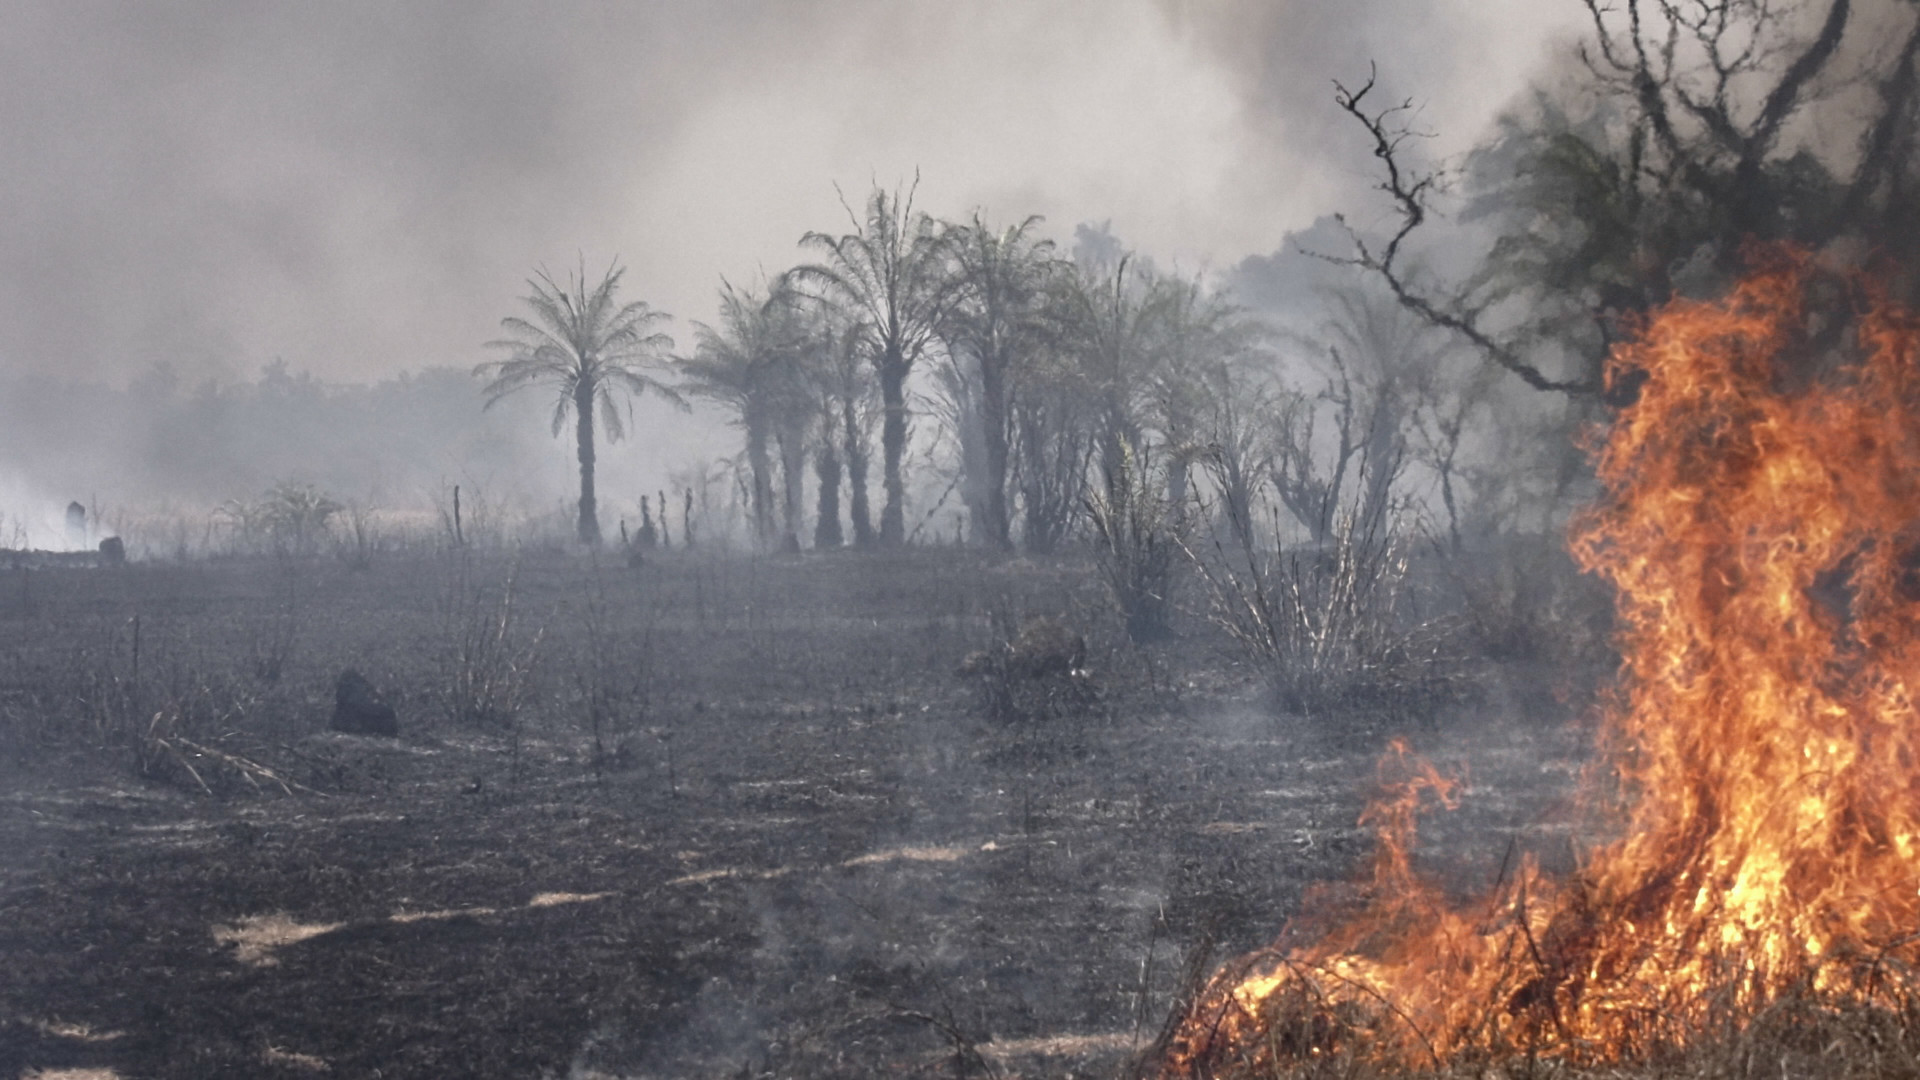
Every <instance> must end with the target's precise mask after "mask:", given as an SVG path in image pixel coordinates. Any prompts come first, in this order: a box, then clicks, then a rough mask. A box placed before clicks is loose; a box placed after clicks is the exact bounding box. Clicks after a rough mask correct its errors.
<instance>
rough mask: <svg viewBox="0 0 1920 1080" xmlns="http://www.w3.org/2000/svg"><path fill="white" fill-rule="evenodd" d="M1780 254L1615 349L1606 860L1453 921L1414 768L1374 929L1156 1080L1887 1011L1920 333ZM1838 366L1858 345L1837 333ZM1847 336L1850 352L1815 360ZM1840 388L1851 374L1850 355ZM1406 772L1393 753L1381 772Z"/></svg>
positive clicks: (1265, 962) (1900, 919)
mask: <svg viewBox="0 0 1920 1080" xmlns="http://www.w3.org/2000/svg"><path fill="white" fill-rule="evenodd" d="M1834 283H1835V276H1834V275H1833V274H1831V273H1828V272H1826V271H1823V270H1822V269H1821V268H1820V267H1818V266H1817V265H1815V264H1814V263H1813V262H1812V261H1811V260H1810V259H1807V258H1804V257H1801V256H1797V255H1787V254H1777V253H1776V254H1773V255H1769V256H1767V257H1766V265H1765V266H1763V268H1762V269H1761V270H1760V271H1759V272H1758V273H1756V274H1755V275H1754V276H1753V277H1751V278H1750V279H1749V280H1747V281H1746V282H1745V283H1743V284H1742V285H1741V286H1739V287H1738V288H1737V289H1736V290H1735V291H1734V292H1733V294H1732V295H1731V296H1730V297H1729V298H1728V299H1726V300H1725V301H1723V302H1720V303H1716V304H1705V303H1698V302H1691V301H1676V302H1674V303H1673V304H1671V305H1670V306H1668V307H1667V308H1666V309H1664V310H1663V311H1662V312H1660V313H1659V314H1658V316H1657V317H1656V318H1654V319H1653V320H1652V321H1651V322H1650V323H1649V324H1648V326H1647V327H1646V329H1645V331H1644V333H1643V334H1642V335H1641V336H1640V338H1639V340H1638V341H1637V342H1636V343H1634V344H1632V345H1628V346H1623V347H1621V348H1620V349H1617V350H1616V352H1615V354H1614V356H1613V357H1612V362H1611V365H1610V368H1609V379H1610V381H1611V382H1613V383H1614V384H1615V386H1616V387H1617V388H1622V389H1624V388H1625V386H1626V383H1625V380H1628V379H1635V380H1641V379H1643V380H1644V381H1643V382H1642V383H1641V384H1640V385H1639V386H1638V388H1637V399H1636V400H1635V402H1634V404H1632V405H1631V406H1629V407H1627V408H1626V409H1625V410H1623V411H1622V412H1621V413H1620V414H1619V415H1618V417H1617V418H1616V420H1615V422H1614V424H1613V425H1612V427H1611V429H1610V431H1609V432H1608V433H1607V438H1606V442H1605V444H1604V445H1603V446H1600V447H1599V448H1598V450H1597V456H1596V462H1597V466H1598V475H1599V479H1600V481H1601V484H1602V486H1603V489H1604V491H1605V492H1606V494H1605V496H1604V498H1603V499H1602V500H1601V502H1600V504H1599V505H1598V506H1597V507H1595V508H1594V509H1592V510H1591V511H1590V512H1588V513H1587V514H1586V515H1585V516H1584V517H1583V518H1582V519H1581V520H1580V521H1579V522H1578V523H1576V525H1575V528H1574V531H1573V538H1572V543H1573V551H1574V554H1575V556H1576V557H1577V558H1578V559H1579V561H1580V562H1581V564H1582V566H1583V567H1585V568H1586V569H1588V570H1591V571H1594V572H1597V573H1600V574H1602V575H1604V576H1605V577H1606V578H1608V579H1609V580H1610V581H1612V582H1613V584H1614V585H1615V586H1616V588H1617V589H1618V593H1619V599H1618V610H1619V614H1620V620H1619V625H1620V626H1621V628H1622V629H1621V630H1620V635H1619V644H1620V646H1621V651H1622V655H1623V657H1624V658H1625V661H1626V663H1625V668H1624V674H1623V679H1624V682H1623V687H1622V693H1621V695H1620V697H1619V700H1618V704H1617V705H1616V706H1615V707H1614V708H1612V709H1610V710H1609V712H1608V714H1607V715H1606V717H1605V718H1604V724H1603V729H1602V741H1601V751H1602V754H1603V762H1604V764H1606V765H1607V766H1608V769H1606V770H1604V771H1603V774H1604V775H1606V776H1608V777H1610V779H1611V781H1612V782H1614V783H1616V784H1617V786H1618V790H1619V791H1620V792H1621V793H1622V794H1623V795H1624V796H1625V798H1626V802H1627V809H1626V811H1625V822H1624V827H1623V828H1622V829H1621V831H1620V833H1619V836H1620V839H1618V840H1615V841H1613V842H1610V843H1608V844H1606V845H1604V846H1601V847H1598V848H1596V849H1594V850H1590V851H1588V852H1585V853H1584V854H1583V858H1582V860H1581V865H1582V869H1581V870H1580V871H1579V872H1578V873H1577V874H1576V875H1575V877H1574V878H1573V879H1572V880H1571V881H1568V882H1565V883H1559V882H1555V881H1552V880H1550V879H1549V878H1548V877H1547V876H1546V875H1544V874H1543V873H1542V872H1541V871H1540V870H1539V869H1538V868H1537V867H1536V866H1535V865H1534V864H1533V863H1532V862H1531V861H1530V860H1528V861H1525V862H1523V865H1521V866H1520V867H1519V868H1518V869H1517V871H1516V872H1515V873H1513V874H1512V875H1510V877H1509V878H1508V879H1507V880H1506V882H1505V883H1504V884H1503V885H1502V886H1501V887H1500V888H1499V889H1498V890H1497V891H1496V893H1495V895H1493V896H1491V897H1489V898H1486V899H1485V900H1483V901H1481V902H1480V903H1478V904H1474V905H1472V906H1470V907H1468V908H1461V907H1459V906H1456V905H1449V904H1448V903H1446V902H1445V901H1444V899H1443V898H1442V897H1441V896H1440V894H1439V892H1438V890H1437V889H1435V888H1434V887H1432V886H1431V885H1427V884H1423V883H1421V882H1419V881H1417V880H1416V879H1415V878H1414V876H1413V872H1412V869H1411V867H1410V864H1409V862H1408V859H1407V850H1408V844H1409V842H1410V840H1411V837H1412V826H1413V814H1414V809H1415V805H1416V803H1417V800H1418V796H1419V794H1420V792H1421V791H1432V792H1433V793H1435V794H1437V795H1441V796H1443V797H1444V798H1450V797H1451V792H1450V790H1449V789H1448V788H1447V787H1446V786H1445V782H1444V781H1442V780H1440V778H1439V777H1437V776H1434V775H1433V774H1432V772H1431V769H1427V770H1426V771H1425V772H1424V773H1422V772H1420V771H1419V770H1418V768H1415V771H1414V772H1413V773H1412V774H1410V775H1411V776H1412V777H1413V779H1412V780H1407V781H1403V782H1401V783H1400V784H1399V785H1398V786H1391V785H1390V787H1389V791H1390V795H1389V798H1387V799H1386V800H1384V801H1383V802H1381V803H1378V804H1376V805H1375V806H1374V807H1372V808H1371V809H1369V811H1368V815H1369V816H1368V818H1367V819H1365V820H1367V821H1369V822H1371V823H1372V824H1374V825H1375V827H1376V829H1377V831H1378V832H1379V834H1380V839H1381V843H1380V845H1379V852H1378V853H1377V854H1376V856H1375V862H1374V867H1373V890H1372V894H1373V895H1372V899H1371V901H1370V903H1369V904H1368V905H1367V906H1366V908H1365V910H1364V911H1363V912H1362V913H1361V914H1360V915H1359V916H1358V917H1357V918H1355V919H1352V920H1349V921H1347V922H1346V923H1344V924H1342V925H1339V926H1337V927H1335V928H1334V929H1332V930H1331V931H1329V932H1327V933H1326V934H1325V935H1324V936H1322V937H1320V938H1319V939H1317V940H1316V941H1314V943H1313V944H1311V945H1307V946H1301V947H1296V948H1291V949H1286V948H1283V947H1281V946H1275V947H1273V948H1270V949H1267V950H1263V951H1262V952H1259V953H1256V954H1254V955H1252V956H1250V957H1246V958H1243V959H1242V960H1241V961H1239V962H1238V963H1236V964H1233V965H1230V966H1229V967H1228V968H1227V969H1226V970H1223V971H1222V972H1220V973H1219V974H1217V975H1216V976H1215V977H1214V979H1213V980H1212V981H1211V982H1210V983H1209V984H1208V986H1207V987H1206V988H1205V990H1204V991H1203V992H1202V994H1201V995H1200V996H1199V998H1198V1000H1197V1001H1196V1003H1195V1004H1194V1006H1193V1007H1192V1008H1191V1009H1190V1010H1189V1012H1188V1014H1187V1016H1186V1017H1185V1020H1184V1022H1183V1025H1182V1026H1181V1028H1180V1029H1179V1030H1178V1031H1177V1033H1176V1035H1175V1037H1174V1038H1173V1040H1172V1041H1171V1043H1170V1044H1169V1047H1168V1054H1167V1057H1166V1071H1167V1073H1168V1075H1171V1076H1195V1075H1211V1074H1215V1073H1218V1072H1223V1071H1226V1072H1231V1071H1235V1070H1237V1069H1239V1068H1243V1067H1247V1066H1255V1067H1270V1066H1272V1065H1274V1064H1276V1063H1283V1062H1285V1061H1287V1060H1302V1059H1307V1058H1311V1057H1314V1056H1317V1055H1322V1054H1328V1053H1336V1052H1351V1053H1354V1054H1357V1055H1359V1056H1362V1057H1366V1058H1371V1059H1375V1060H1381V1061H1391V1062H1400V1063H1406V1064H1421V1063H1424V1064H1432V1065H1440V1064H1444V1063H1448V1062H1453V1061H1458V1060H1461V1059H1463V1058H1484V1057H1492V1056H1499V1055H1506V1054H1516V1053H1526V1054H1533V1055H1541V1056H1552V1057H1559V1058H1564V1059H1569V1060H1575V1061H1589V1062H1593V1061H1613V1060H1619V1059H1623V1058H1632V1057H1636V1056H1641V1055H1644V1054H1647V1053H1650V1052H1652V1051H1655V1050H1658V1049H1660V1048H1663V1047H1670V1046H1675V1045H1681V1044H1684V1043H1685V1042H1686V1041H1687V1040H1688V1039H1689V1038H1690V1037H1691V1036H1693V1035H1694V1034H1696V1033H1698V1032H1700V1031H1701V1030H1703V1029H1704V1028H1705V1027H1706V1026H1707V1025H1709V1024H1710V1023H1713V1022H1716V1021H1726V1020H1728V1019H1733V1020H1734V1021H1735V1022H1737V1021H1738V1018H1739V1017H1742V1016H1751V1015H1753V1014H1754V1012H1755V1010H1758V1009H1761V1008H1763V1007H1765V1005H1766V1004H1767V1003H1768V1002H1769V1001H1772V1000H1775V999H1777V998H1779V997H1780V996H1781V995H1783V994H1787V993H1800V994H1808V993H1810V994H1814V995H1818V996H1820V997H1823V998H1826V999H1828V1000H1832V1001H1849V1002H1857V1003H1864V1004H1867V1005H1873V1004H1878V1003H1891V1002H1892V1001H1893V1000H1894V995H1895V993H1896V992H1899V991H1901V990H1902V989H1911V987H1912V982H1911V980H1912V977H1913V973H1914V972H1915V971H1916V969H1917V966H1920V945H1916V940H1917V939H1920V934H1916V931H1920V768H1917V767H1916V766H1920V761H1917V760H1916V758H1917V757H1920V746H1917V745H1916V719H1920V717H1917V716H1916V705H1915V696H1916V685H1917V684H1920V370H1916V361H1917V360H1920V322H1916V320H1915V319H1914V318H1913V317H1911V316H1910V315H1908V314H1907V313H1906V312H1904V311H1901V310H1899V309H1898V308H1896V307H1895V306H1894V305H1893V304H1891V303H1889V302H1887V301H1886V300H1885V298H1884V297H1882V296H1880V295H1878V293H1877V292H1876V290H1875V289H1874V288H1873V287H1872V286H1871V285H1870V284H1866V283H1861V282H1857V281H1851V280H1847V281H1845V282H1844V285H1845V286H1846V287H1847V288H1849V289H1851V290H1853V291H1854V293H1855V294H1856V295H1858V296H1861V297H1864V298H1865V299H1866V300H1867V304H1866V305H1865V308H1864V310H1863V311H1862V312H1861V313H1859V314H1858V316H1857V320H1856V321H1855V322H1854V323H1853V325H1852V327H1851V328H1850V329H1849V330H1848V331H1847V333H1831V334H1830V333H1828V331H1830V330H1833V329H1834V328H1835V327H1836V326H1837V325H1838V324H1835V323H1832V322H1831V320H1829V319H1826V318H1825V317H1823V316H1822V315H1820V314H1819V313H1818V312H1816V311H1815V310H1814V309H1813V308H1812V307H1811V306H1810V305H1809V303H1808V301H1807V297H1808V294H1809V291H1810V290H1812V289H1817V288H1826V287H1830V286H1832V285H1833V284H1834ZM1849 333H1850V334H1851V337H1852V339H1851V340H1848V339H1847V334H1849ZM1825 337H1835V338H1836V339H1838V340H1840V341H1841V342H1842V343H1844V344H1845V345H1846V347H1845V348H1841V347H1840V345H1837V344H1835V343H1834V342H1828V341H1824V338H1825ZM1843 356H1844V357H1845V359H1840V357H1843ZM1404 758H1405V749H1404V747H1396V748H1395V749H1394V751H1393V752H1392V753H1391V754H1390V755H1389V761H1396V760H1402V759H1404Z"/></svg>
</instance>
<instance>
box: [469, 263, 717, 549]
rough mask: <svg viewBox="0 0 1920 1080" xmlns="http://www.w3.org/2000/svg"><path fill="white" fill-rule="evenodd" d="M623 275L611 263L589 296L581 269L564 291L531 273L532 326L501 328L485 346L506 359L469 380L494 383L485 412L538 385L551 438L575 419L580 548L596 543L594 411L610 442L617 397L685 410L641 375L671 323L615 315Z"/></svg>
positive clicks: (634, 306) (643, 313) (646, 314)
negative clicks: (547, 401) (545, 399)
mask: <svg viewBox="0 0 1920 1080" xmlns="http://www.w3.org/2000/svg"><path fill="white" fill-rule="evenodd" d="M624 273H626V271H625V270H624V269H622V268H621V266H620V265H619V263H618V262H617V261H616V262H615V263H614V264H613V265H611V266H609V267H608V268H607V272H606V275H605V276H604V277H602V278H601V280H600V284H599V285H598V286H596V287H595V288H594V289H593V291H592V292H588V291H587V275H586V267H585V265H584V264H583V265H582V266H581V268H580V271H579V272H578V273H576V274H572V275H569V276H568V279H567V284H566V286H565V287H562V286H561V285H560V284H559V283H557V282H555V281H554V280H553V277H552V275H550V274H548V273H547V272H546V270H544V269H542V270H540V271H538V272H536V273H535V274H534V276H533V277H532V278H531V279H529V280H528V281H527V285H528V286H529V287H531V288H532V290H533V293H532V295H530V296H527V297H525V300H526V303H527V306H528V307H530V308H532V309H533V314H534V318H533V319H523V318H520V317H518V316H509V317H507V318H505V319H502V320H500V326H501V328H502V329H504V330H505V331H506V336H505V337H503V338H501V339H499V340H497V341H490V342H488V343H487V347H488V348H490V349H503V350H505V351H506V352H507V354H508V355H507V357H506V358H505V359H503V360H493V361H488V362H487V363H484V364H481V365H479V366H478V367H476V368H474V374H475V375H484V376H490V377H491V378H492V381H491V382H489V383H488V384H487V386H486V389H485V391H484V393H485V394H486V395H487V406H488V407H489V408H491V407H492V406H493V405H494V403H495V402H498V401H499V400H500V399H501V398H504V397H506V396H507V395H508V394H511V393H513V392H514V391H516V390H521V389H524V388H526V387H529V386H536V385H538V386H547V387H551V388H552V389H554V390H555V391H557V397H558V400H556V401H555V402H554V407H553V433H554V434H555V435H556V436H557V435H559V434H560V429H561V428H563V427H565V426H566V422H567V416H568V415H569V414H572V415H573V416H574V418H575V421H576V424H575V437H576V439H577V444H578V451H579V458H580V542H581V543H583V544H588V545H594V546H597V545H598V544H599V543H600V518H599V516H598V514H597V512H596V508H595V503H594V494H593V464H594V449H593V420H594V408H595V406H596V405H598V406H599V407H600V408H602V409H604V410H605V415H606V431H607V439H608V441H610V442H611V441H617V440H618V439H620V438H621V437H622V436H623V435H625V434H626V426H625V425H624V424H622V423H621V420H620V411H619V409H618V408H617V406H618V404H619V397H618V395H620V394H622V393H625V394H632V395H635V396H638V395H641V394H644V393H646V392H647V391H649V390H651V391H653V392H654V393H656V394H659V395H660V396H661V397H664V398H666V399H667V400H669V401H671V402H673V403H674V404H676V405H679V406H680V407H681V408H685V407H686V403H685V402H684V401H682V400H681V398H680V395H679V393H678V392H677V391H675V390H674V389H673V388H672V387H670V386H667V385H666V384H664V383H662V382H660V381H659V380H658V379H655V378H654V377H653V376H651V375H649V374H647V370H648V369H649V368H653V367H655V366H657V365H658V363H659V362H660V357H661V356H662V355H663V354H664V353H665V351H666V350H668V349H671V348H672V347H673V339H672V338H670V337H668V336H667V335H666V334H665V333H662V332H659V331H657V330H654V329H653V327H654V326H655V325H656V324H658V323H661V322H664V321H666V320H667V319H668V318H669V316H668V315H667V314H666V312H663V311H655V310H654V309H652V308H651V307H648V306H647V305H646V304H645V303H644V302H642V301H639V300H636V301H634V302H633V303H630V304H626V305H623V306H619V307H616V306H615V304H614V297H613V294H614V291H615V290H616V289H617V288H618V287H619V284H620V276H621V275H622V274H624Z"/></svg>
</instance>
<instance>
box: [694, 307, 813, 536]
mask: <svg viewBox="0 0 1920 1080" xmlns="http://www.w3.org/2000/svg"><path fill="white" fill-rule="evenodd" d="M793 300H794V296H793V293H792V291H791V290H790V289H788V288H787V285H786V282H785V281H784V279H782V280H779V281H776V282H775V283H774V284H773V285H771V286H769V287H768V289H767V291H766V292H765V293H764V294H762V293H758V292H756V291H754V290H751V289H747V290H741V289H736V288H734V286H733V285H732V284H731V283H729V282H727V281H725V280H722V282H721V288H720V318H719V321H718V324H717V325H714V326H709V325H707V324H706V323H694V324H693V327H694V353H693V355H692V356H691V357H684V358H682V359H680V361H679V370H680V373H681V376H682V386H683V387H684V388H685V389H686V391H687V393H689V394H692V395H694V396H696V397H702V398H706V399H708V400H710V401H714V402H718V403H719V404H721V405H723V406H725V407H726V408H728V409H731V410H732V411H733V413H734V414H735V422H736V423H738V424H739V425H740V427H741V428H743V429H744V430H745V431H746V435H747V469H748V472H749V474H750V476H749V479H750V482H751V484H752V488H753V490H752V498H751V502H752V507H751V509H752V513H753V534H754V542H755V543H756V544H758V545H759V546H760V547H761V548H762V549H763V550H764V549H766V548H769V547H771V546H772V544H773V540H774V537H773V532H774V524H773V499H774V496H773V463H772V460H771V458H770V456H769V454H768V442H769V440H770V439H772V438H775V437H777V436H779V435H781V434H782V433H783V432H782V430H781V426H782V422H783V421H784V420H785V419H786V417H787V416H788V415H789V414H790V413H792V412H794V411H795V409H794V406H793V401H792V399H793V398H794V397H796V396H798V392H799V391H798V385H797V384H798V383H799V377H798V376H799V372H798V370H797V369H798V362H799V351H800V350H801V349H802V348H803V347H804V342H803V341H802V340H801V336H800V326H799V320H798V318H797V313H796V311H795V309H794V306H793ZM808 415H810V412H809V414H808ZM783 449H785V448H784V447H783ZM783 464H784V462H783ZM791 501H792V500H791V499H789V500H788V503H789V505H788V514H787V516H788V517H789V518H791V517H793V516H794V515H793V511H792V507H791ZM788 524H789V527H790V529H791V525H792V522H791V521H789V523H788Z"/></svg>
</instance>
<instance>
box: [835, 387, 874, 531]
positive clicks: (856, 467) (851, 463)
mask: <svg viewBox="0 0 1920 1080" xmlns="http://www.w3.org/2000/svg"><path fill="white" fill-rule="evenodd" d="M841 409H842V411H843V412H844V413H845V419H846V425H845V428H846V429H845V430H844V431H842V432H841V433H840V434H841V437H842V438H844V439H846V442H847V513H848V514H849V515H850V516H851V517H852V518H853V543H854V546H855V547H862V548H868V547H872V546H873V513H872V511H871V510H870V509H869V508H868V506H867V453H868V448H867V443H866V440H865V439H864V438H862V437H861V432H860V424H859V416H858V415H857V413H856V407H855V405H854V402H853V397H852V396H851V395H849V396H848V397H847V398H846V400H845V401H844V402H843V403H842V405H841Z"/></svg>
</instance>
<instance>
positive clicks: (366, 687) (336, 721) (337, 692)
mask: <svg viewBox="0 0 1920 1080" xmlns="http://www.w3.org/2000/svg"><path fill="white" fill-rule="evenodd" d="M327 726H328V727H331V728H332V729H333V730H335V731H342V732H345V733H347V734H349V735H385V736H387V737H389V738H392V737H395V736H398V735H399V734H400V717H399V716H398V715H397V714H396V713H395V712H394V711H393V706H391V705H389V704H387V703H386V702H385V701H383V700H381V698H380V692H379V691H378V690H375V689H374V688H373V684H372V683H370V682H368V681H367V678H366V676H364V675H362V674H360V673H359V672H357V671H355V670H353V669H352V668H348V669H347V670H345V671H343V672H341V673H340V678H339V681H337V682H335V683H334V685H333V720H332V722H331V723H329V724H328V725H327Z"/></svg>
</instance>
